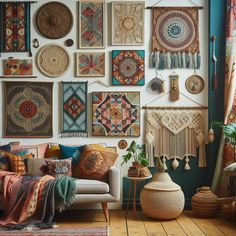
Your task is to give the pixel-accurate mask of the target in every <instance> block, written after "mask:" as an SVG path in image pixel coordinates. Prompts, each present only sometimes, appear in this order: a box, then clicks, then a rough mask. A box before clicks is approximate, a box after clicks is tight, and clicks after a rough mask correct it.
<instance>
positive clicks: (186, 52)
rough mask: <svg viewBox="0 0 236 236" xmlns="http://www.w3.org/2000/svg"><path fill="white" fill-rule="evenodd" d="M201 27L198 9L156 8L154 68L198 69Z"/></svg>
mask: <svg viewBox="0 0 236 236" xmlns="http://www.w3.org/2000/svg"><path fill="white" fill-rule="evenodd" d="M198 24H199V16H198V8H197V7H154V8H153V30H152V32H153V35H152V66H153V67H154V68H157V69H172V68H199V67H200V48H199V32H198V27H199V26H198Z"/></svg>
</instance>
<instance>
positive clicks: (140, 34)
mask: <svg viewBox="0 0 236 236" xmlns="http://www.w3.org/2000/svg"><path fill="white" fill-rule="evenodd" d="M111 9H112V24H111V32H112V37H111V44H112V45H144V19H145V14H144V10H145V2H144V1H143V2H136V1H135V2H126V1H123V2H121V1H120V2H112V8H111Z"/></svg>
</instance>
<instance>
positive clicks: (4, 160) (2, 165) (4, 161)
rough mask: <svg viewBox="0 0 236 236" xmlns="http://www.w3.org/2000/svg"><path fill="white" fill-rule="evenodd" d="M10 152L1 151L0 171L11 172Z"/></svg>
mask: <svg viewBox="0 0 236 236" xmlns="http://www.w3.org/2000/svg"><path fill="white" fill-rule="evenodd" d="M7 154H8V152H6V151H2V150H0V171H1V170H4V171H10V170H11V165H10V161H9V159H8V157H7Z"/></svg>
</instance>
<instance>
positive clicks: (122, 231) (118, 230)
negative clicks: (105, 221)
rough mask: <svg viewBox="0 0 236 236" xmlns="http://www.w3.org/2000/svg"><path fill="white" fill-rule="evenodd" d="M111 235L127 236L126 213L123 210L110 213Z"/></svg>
mask: <svg viewBox="0 0 236 236" xmlns="http://www.w3.org/2000/svg"><path fill="white" fill-rule="evenodd" d="M110 235H111V236H117V235H119V236H126V235H127V228H126V219H125V212H124V211H122V210H113V211H110Z"/></svg>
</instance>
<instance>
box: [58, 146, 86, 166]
mask: <svg viewBox="0 0 236 236" xmlns="http://www.w3.org/2000/svg"><path fill="white" fill-rule="evenodd" d="M59 147H60V151H61V159H66V158H71V157H72V165H73V166H75V165H77V164H78V163H79V159H80V156H81V154H82V152H83V149H84V146H65V145H61V144H59Z"/></svg>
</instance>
